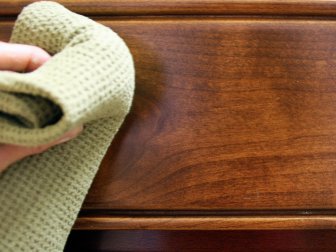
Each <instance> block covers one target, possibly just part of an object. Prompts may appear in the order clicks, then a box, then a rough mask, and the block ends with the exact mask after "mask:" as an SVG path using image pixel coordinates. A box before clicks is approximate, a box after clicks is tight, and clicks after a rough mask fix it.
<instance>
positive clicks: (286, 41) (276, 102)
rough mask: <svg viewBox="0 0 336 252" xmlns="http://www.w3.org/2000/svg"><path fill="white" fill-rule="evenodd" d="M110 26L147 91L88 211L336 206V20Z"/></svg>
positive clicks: (139, 95)
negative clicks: (128, 51) (123, 43)
mask: <svg viewBox="0 0 336 252" xmlns="http://www.w3.org/2000/svg"><path fill="white" fill-rule="evenodd" d="M102 23H104V24H106V25H108V26H110V27H112V28H113V29H114V30H115V31H117V32H119V33H120V35H121V36H122V37H123V38H124V39H125V40H126V42H127V43H128V45H129V47H130V49H131V51H132V53H133V55H134V59H135V64H136V69H137V89H136V97H135V101H134V105H133V108H132V112H131V114H130V116H129V117H128V118H127V120H126V122H125V124H124V125H123V127H122V129H121V131H120V132H119V134H118V136H117V138H116V139H115V141H114V142H113V144H112V145H111V147H110V149H109V151H108V153H107V155H106V157H105V159H104V161H103V163H102V165H101V168H100V171H99V172H98V175H97V177H96V179H95V181H94V183H93V186H92V188H91V190H90V192H89V195H88V197H87V199H86V202H85V204H84V208H85V209H110V210H113V209H152V210H162V209H169V210H177V209H182V210H188V209H193V210H202V209H203V210H204V209H209V210H256V209H334V208H335V207H336V184H335V181H336V124H335V120H336V93H335V90H336V89H335V77H336V75H335V68H336V61H335V60H334V58H335V56H336V55H335V52H336V44H335V41H336V25H335V24H336V23H335V21H322V20H282V19H274V20H273V19H267V20H263V19H251V20H239V19H183V18H181V19H161V20H153V19H141V20H120V21H117V20H115V21H102ZM10 27H11V24H10V23H2V24H1V25H0V30H1V35H0V39H5V38H8V36H9V31H10Z"/></svg>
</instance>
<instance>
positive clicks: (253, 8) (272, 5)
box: [0, 0, 336, 16]
mask: <svg viewBox="0 0 336 252" xmlns="http://www.w3.org/2000/svg"><path fill="white" fill-rule="evenodd" d="M31 2H34V0H16V1H11V0H0V15H16V14H18V13H19V12H20V11H21V9H22V8H23V7H24V6H25V5H27V4H29V3H31ZM58 2H60V3H62V4H64V5H65V6H67V7H68V8H70V9H71V10H73V11H76V12H79V13H82V14H86V15H322V16H325V15H329V16H335V15H336V1H335V0H309V1H300V0H273V1H271V0H266V1H261V0H227V1H226V0H169V1H166V0H152V1H148V0H100V1H88V0H79V1H74V0H60V1H58Z"/></svg>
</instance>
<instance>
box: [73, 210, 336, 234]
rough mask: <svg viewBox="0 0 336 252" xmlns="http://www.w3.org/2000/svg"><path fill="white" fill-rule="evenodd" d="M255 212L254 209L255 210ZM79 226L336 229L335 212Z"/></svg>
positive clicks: (97, 221) (91, 221) (80, 224)
mask: <svg viewBox="0 0 336 252" xmlns="http://www.w3.org/2000/svg"><path fill="white" fill-rule="evenodd" d="M251 214H253V213H251ZM74 229H75V230H76V229H77V230H93V229H94V230H124V229H131V230H299V229H300V230H305V229H309V230H313V229H320V230H325V229H336V217H335V215H333V216H281V215H280V216H220V217H215V216H201V217H200V216H199V217H195V216H194V217H181V216H161V217H158V216H146V217H141V216H134V217H122V216H115V217H108V216H99V217H83V216H81V217H80V218H78V220H77V222H76V224H75V226H74Z"/></svg>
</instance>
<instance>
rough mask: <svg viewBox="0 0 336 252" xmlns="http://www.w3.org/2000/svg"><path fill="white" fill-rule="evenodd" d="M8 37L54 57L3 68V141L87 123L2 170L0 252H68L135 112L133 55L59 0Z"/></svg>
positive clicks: (48, 135) (35, 11)
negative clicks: (113, 146) (95, 184)
mask: <svg viewBox="0 0 336 252" xmlns="http://www.w3.org/2000/svg"><path fill="white" fill-rule="evenodd" d="M10 42H13V43H21V44H30V45H36V46H38V47H41V48H43V49H45V50H46V51H48V52H49V53H51V54H53V57H52V58H51V59H50V60H49V61H47V62H46V63H45V64H44V65H42V66H41V67H40V68H38V69H37V70H36V71H33V72H30V73H16V72H10V71H0V143H8V144H18V145H24V146H37V145H40V144H44V143H47V142H50V141H53V140H55V139H57V138H59V137H60V136H62V135H63V134H64V133H65V132H67V131H69V130H70V129H72V128H73V127H76V126H78V125H79V124H84V125H85V128H84V131H83V133H82V134H81V135H80V136H79V137H77V138H76V139H74V140H71V141H70V142H68V143H65V144H62V145H59V146H56V147H53V148H52V149H50V150H49V151H47V152H46V153H43V154H40V155H37V156H32V157H29V158H26V159H24V160H22V161H20V162H18V163H17V164H14V165H12V166H11V167H10V168H9V169H8V170H6V171H5V172H3V173H2V174H1V175H0V220H1V221H0V237H1V239H0V251H62V250H63V247H64V244H65V242H66V238H67V236H68V234H69V232H70V230H71V227H72V225H73V223H74V221H75V219H76V216H77V214H78V211H79V209H80V207H81V205H82V202H83V200H84V198H85V195H86V194H87V191H88V189H89V187H90V184H91V182H92V179H93V177H94V175H95V173H96V171H97V168H98V166H99V164H100V162H101V160H102V158H103V157H104V155H105V152H106V150H107V148H108V146H109V144H110V142H111V140H112V139H113V137H114V135H115V133H116V132H117V130H118V129H119V127H120V125H121V123H122V122H123V120H124V118H125V116H126V114H127V113H128V111H129V109H130V106H131V102H132V98H133V93H134V82H135V80H134V79H135V78H134V75H135V74H134V66H133V60H132V56H131V54H130V51H129V50H128V48H127V46H126V44H125V43H124V42H123V40H122V39H121V38H120V37H119V36H118V35H117V34H116V33H114V32H113V31H112V30H111V29H109V28H107V27H105V26H103V25H101V24H98V23H96V22H94V21H92V20H90V19H89V18H86V17H84V16H81V15H78V14H75V13H73V12H71V11H69V10H67V9H66V8H65V7H63V6H62V5H60V4H58V3H55V2H36V3H33V4H30V5H28V6H27V7H25V8H24V9H23V11H22V12H21V13H20V15H19V17H18V19H17V21H16V23H15V25H14V29H13V32H12V36H11V39H10ZM0 162H1V160H0Z"/></svg>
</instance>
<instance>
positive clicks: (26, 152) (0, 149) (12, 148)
mask: <svg viewBox="0 0 336 252" xmlns="http://www.w3.org/2000/svg"><path fill="white" fill-rule="evenodd" d="M82 130H83V126H80V127H77V128H74V129H72V130H70V131H69V132H67V133H65V135H63V136H62V137H61V138H60V139H57V140H56V141H54V142H51V143H48V144H45V145H41V146H37V147H24V146H18V145H10V144H4V145H0V160H1V161H0V173H1V172H2V171H4V170H5V169H6V168H7V167H8V166H10V165H11V164H13V163H15V162H17V161H19V160H21V159H23V158H25V157H28V156H31V155H35V154H39V153H42V152H44V151H46V150H48V149H49V148H50V147H52V146H55V145H58V144H61V143H64V142H67V141H69V140H71V139H73V138H75V137H76V136H77V135H79V133H80V132H81V131H82Z"/></svg>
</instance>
